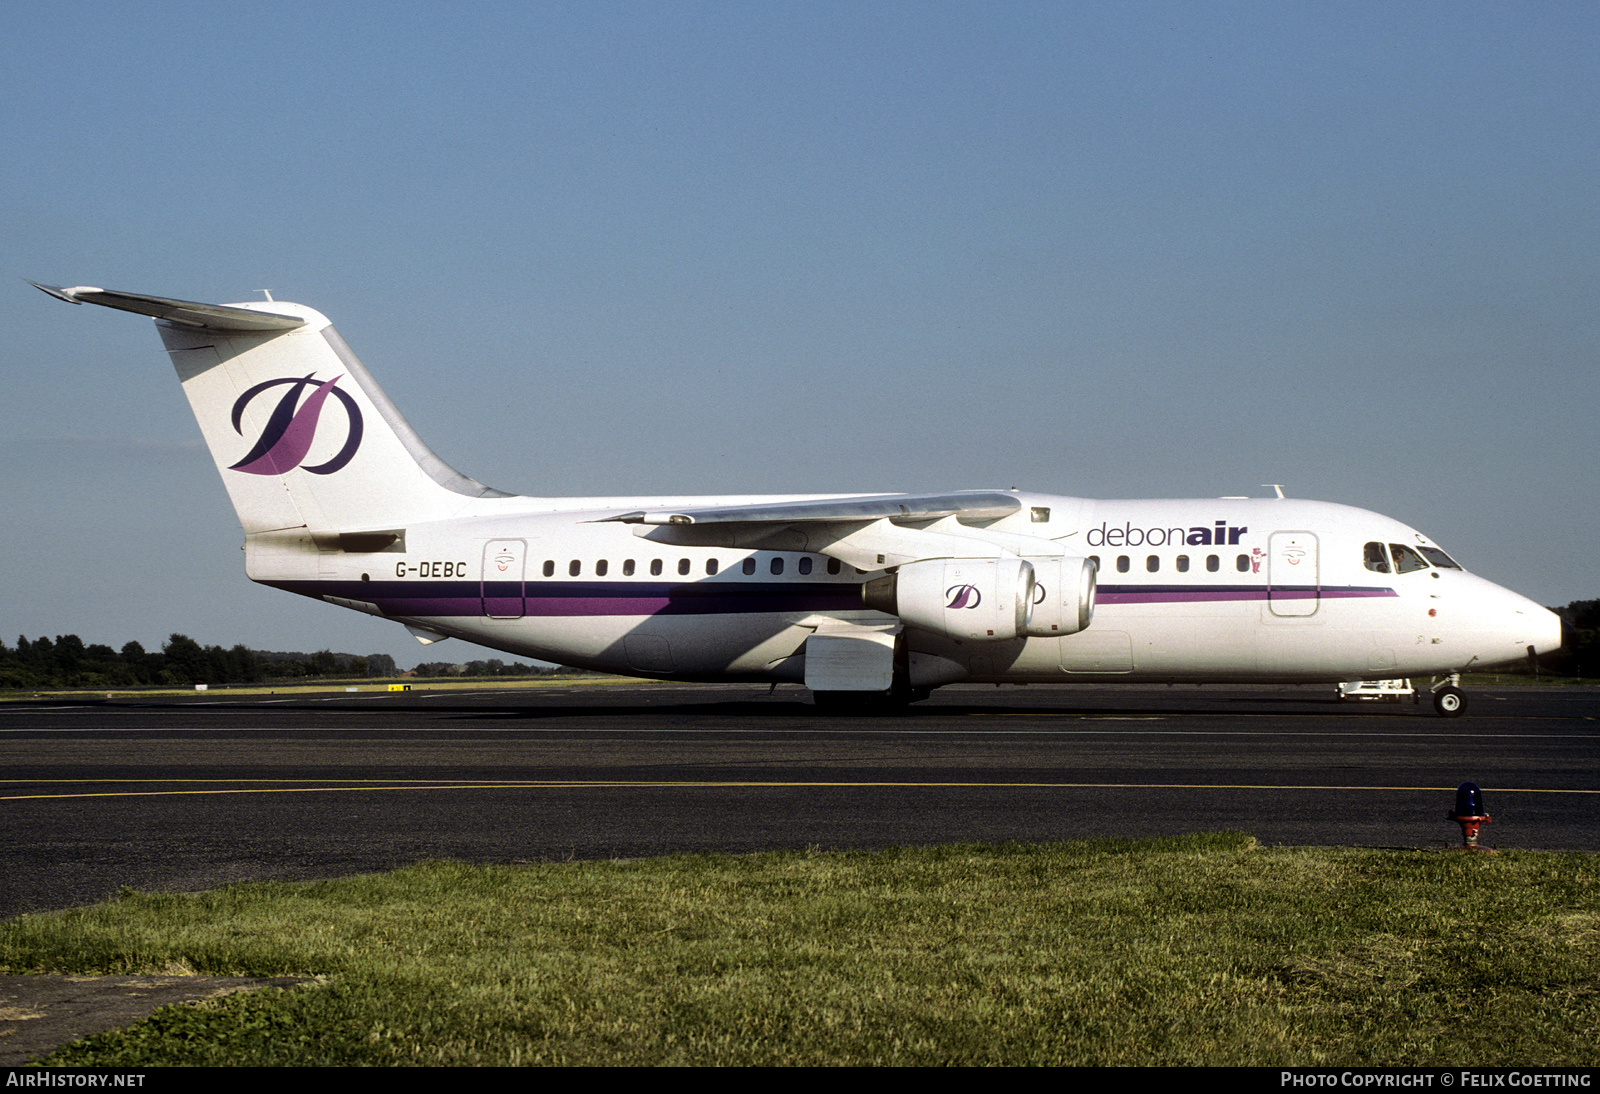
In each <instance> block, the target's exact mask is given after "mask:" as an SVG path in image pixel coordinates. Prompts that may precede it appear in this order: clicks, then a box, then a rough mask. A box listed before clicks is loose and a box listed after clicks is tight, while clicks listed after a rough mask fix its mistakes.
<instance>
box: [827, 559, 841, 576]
mask: <svg viewBox="0 0 1600 1094" xmlns="http://www.w3.org/2000/svg"><path fill="white" fill-rule="evenodd" d="M828 572H829V573H830V574H836V573H838V572H839V560H838V559H836V558H830V559H829V560H828Z"/></svg>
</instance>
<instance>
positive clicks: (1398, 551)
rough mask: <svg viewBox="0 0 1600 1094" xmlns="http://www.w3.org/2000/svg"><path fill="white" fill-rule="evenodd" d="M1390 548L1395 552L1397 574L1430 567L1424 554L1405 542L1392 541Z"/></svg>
mask: <svg viewBox="0 0 1600 1094" xmlns="http://www.w3.org/2000/svg"><path fill="white" fill-rule="evenodd" d="M1389 550H1391V551H1393V552H1394V570H1395V573H1397V574H1409V573H1411V572H1412V571H1413V570H1426V569H1427V568H1428V564H1427V562H1425V561H1424V560H1423V558H1422V556H1421V555H1419V554H1417V552H1415V551H1413V550H1412V549H1411V548H1409V547H1407V546H1406V545H1405V544H1403V543H1391V544H1389Z"/></svg>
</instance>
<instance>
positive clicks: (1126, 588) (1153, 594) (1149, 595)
mask: <svg viewBox="0 0 1600 1094" xmlns="http://www.w3.org/2000/svg"><path fill="white" fill-rule="evenodd" d="M1398 595H1399V594H1398V593H1396V592H1395V591H1394V590H1393V589H1385V588H1373V587H1362V586H1356V585H1340V586H1328V585H1324V586H1323V587H1322V589H1321V590H1320V598H1321V599H1323V600H1349V599H1353V598H1358V597H1373V596H1398ZM1318 597H1319V590H1318V589H1316V588H1315V587H1314V586H1309V585H1290V586H1283V585H1280V586H1276V587H1274V588H1273V589H1272V590H1271V591H1270V596H1269V595H1268V589H1267V586H1265V585H1215V586H1211V587H1209V588H1208V587H1206V586H1203V585H1101V586H1100V587H1099V589H1098V590H1097V591H1096V592H1095V600H1096V602H1097V603H1100V604H1201V603H1215V602H1222V601H1230V600H1268V599H1271V600H1316V599H1318Z"/></svg>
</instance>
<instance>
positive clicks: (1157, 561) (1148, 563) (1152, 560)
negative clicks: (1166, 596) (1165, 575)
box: [1144, 555, 1161, 573]
mask: <svg viewBox="0 0 1600 1094" xmlns="http://www.w3.org/2000/svg"><path fill="white" fill-rule="evenodd" d="M1144 568H1145V569H1146V570H1148V571H1150V572H1151V573H1155V572H1156V571H1158V570H1160V569H1161V556H1159V555H1149V556H1147V557H1146V558H1145V560H1144Z"/></svg>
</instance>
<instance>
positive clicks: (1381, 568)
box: [1361, 543, 1389, 574]
mask: <svg viewBox="0 0 1600 1094" xmlns="http://www.w3.org/2000/svg"><path fill="white" fill-rule="evenodd" d="M1361 561H1362V562H1364V563H1365V564H1366V567H1367V569H1369V570H1371V571H1372V572H1373V573H1375V574H1386V573H1388V572H1389V556H1388V555H1386V554H1384V553H1383V544H1381V543H1369V544H1367V545H1366V546H1365V547H1363V548H1361Z"/></svg>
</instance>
